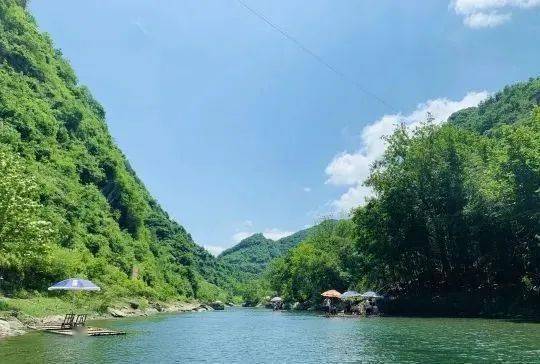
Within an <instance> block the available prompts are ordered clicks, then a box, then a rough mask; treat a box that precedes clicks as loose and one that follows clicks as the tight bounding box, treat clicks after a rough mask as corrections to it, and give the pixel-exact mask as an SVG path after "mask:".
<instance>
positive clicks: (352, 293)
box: [341, 291, 361, 300]
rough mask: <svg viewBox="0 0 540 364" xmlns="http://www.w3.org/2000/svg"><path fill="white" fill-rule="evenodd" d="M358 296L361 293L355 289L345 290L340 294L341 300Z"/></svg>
mask: <svg viewBox="0 0 540 364" xmlns="http://www.w3.org/2000/svg"><path fill="white" fill-rule="evenodd" d="M360 296H361V294H360V293H358V292H356V291H347V292H345V293H342V294H341V299H342V300H347V299H350V298H354V297H360Z"/></svg>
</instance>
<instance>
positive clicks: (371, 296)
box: [361, 291, 383, 299]
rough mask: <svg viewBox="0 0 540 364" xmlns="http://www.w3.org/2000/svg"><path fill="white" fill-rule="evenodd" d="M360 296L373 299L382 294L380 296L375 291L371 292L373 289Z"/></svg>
mask: <svg viewBox="0 0 540 364" xmlns="http://www.w3.org/2000/svg"><path fill="white" fill-rule="evenodd" d="M361 297H362V298H365V299H368V298H373V299H377V298H383V296H381V295H380V294H378V293H377V292H373V291H367V292H365V293H362V295H361Z"/></svg>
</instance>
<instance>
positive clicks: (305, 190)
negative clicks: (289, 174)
mask: <svg viewBox="0 0 540 364" xmlns="http://www.w3.org/2000/svg"><path fill="white" fill-rule="evenodd" d="M303 190H304V192H311V187H304V188H303Z"/></svg>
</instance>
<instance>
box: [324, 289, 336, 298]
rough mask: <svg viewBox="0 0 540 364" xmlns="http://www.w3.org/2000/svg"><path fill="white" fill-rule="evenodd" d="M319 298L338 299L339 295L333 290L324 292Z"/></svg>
mask: <svg viewBox="0 0 540 364" xmlns="http://www.w3.org/2000/svg"><path fill="white" fill-rule="evenodd" d="M321 296H323V297H328V298H340V297H341V293H339V292H338V291H336V290H335V289H331V290H330V291H326V292H323V293H321Z"/></svg>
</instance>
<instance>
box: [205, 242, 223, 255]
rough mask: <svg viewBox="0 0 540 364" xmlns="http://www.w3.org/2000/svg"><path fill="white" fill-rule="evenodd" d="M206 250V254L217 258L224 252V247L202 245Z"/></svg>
mask: <svg viewBox="0 0 540 364" xmlns="http://www.w3.org/2000/svg"><path fill="white" fill-rule="evenodd" d="M203 247H204V248H205V249H206V250H208V252H209V253H210V254H212V255H213V256H215V257H217V256H218V255H220V254H221V252H223V251H224V250H225V248H224V247H222V246H217V245H204V246H203Z"/></svg>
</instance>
